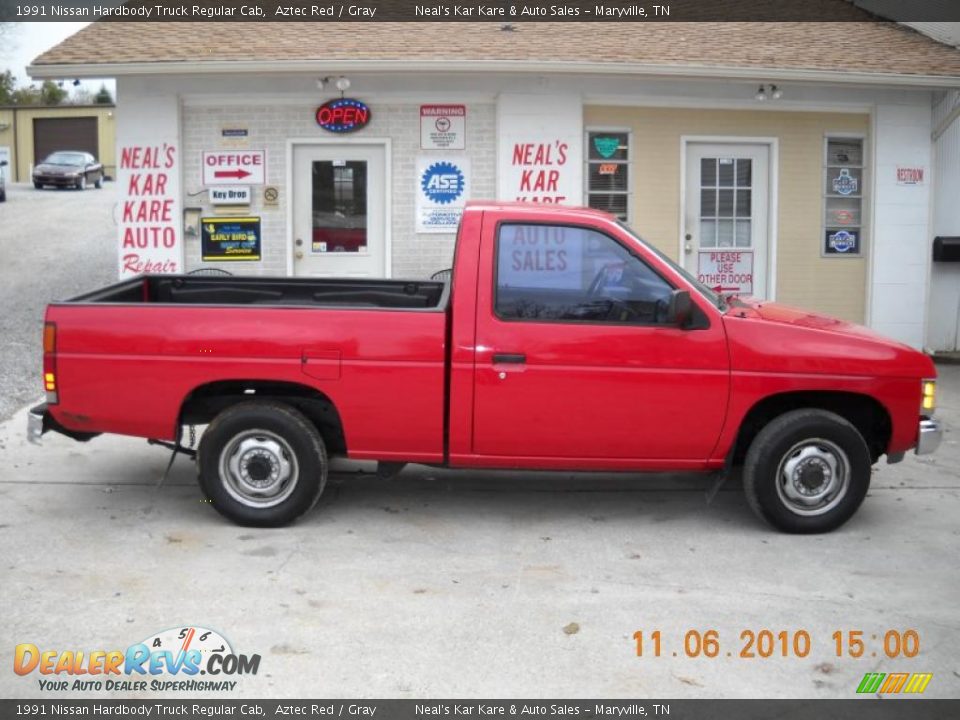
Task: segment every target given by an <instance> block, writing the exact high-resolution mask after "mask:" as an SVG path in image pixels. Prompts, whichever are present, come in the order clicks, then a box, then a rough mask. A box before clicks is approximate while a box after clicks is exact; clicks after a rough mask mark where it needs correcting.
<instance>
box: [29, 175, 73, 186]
mask: <svg viewBox="0 0 960 720" xmlns="http://www.w3.org/2000/svg"><path fill="white" fill-rule="evenodd" d="M33 181H34V182H35V183H40V184H41V185H56V186H57V187H73V186H74V185H76V184H77V183H78V182H80V176H79V175H76V176H71V175H34V176H33Z"/></svg>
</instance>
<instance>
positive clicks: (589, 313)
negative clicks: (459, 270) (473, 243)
mask: <svg viewBox="0 0 960 720" xmlns="http://www.w3.org/2000/svg"><path fill="white" fill-rule="evenodd" d="M496 282H497V288H496V299H495V304H496V307H495V309H496V314H497V315H498V316H499V317H500V318H502V319H505V320H534V321H538V320H539V321H568V322H591V323H597V322H609V323H635V324H656V323H665V322H667V308H668V304H669V301H670V295H671V293H672V292H673V287H672V286H671V285H670V284H669V283H667V282H666V281H665V280H664V279H663V278H662V277H660V276H659V275H658V274H657V273H656V272H654V270H652V269H651V268H650V266H648V265H647V264H646V263H645V262H643V261H642V260H640V259H639V258H637V257H635V256H634V255H632V254H630V252H629V251H628V250H626V248H624V247H623V246H622V245H620V244H619V243H618V242H617V241H616V240H614V239H613V238H611V237H610V236H608V235H604V234H603V233H600V232H597V231H596V230H591V229H589V228H581V227H572V226H558V225H524V224H504V225H501V226H500V229H499V233H498V237H497V281H496Z"/></svg>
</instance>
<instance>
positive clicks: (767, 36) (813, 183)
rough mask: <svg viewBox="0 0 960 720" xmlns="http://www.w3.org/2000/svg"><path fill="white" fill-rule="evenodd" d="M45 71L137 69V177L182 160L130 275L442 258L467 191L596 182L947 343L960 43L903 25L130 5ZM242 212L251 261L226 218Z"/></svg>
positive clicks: (723, 279) (362, 266)
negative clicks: (257, 14)
mask: <svg viewBox="0 0 960 720" xmlns="http://www.w3.org/2000/svg"><path fill="white" fill-rule="evenodd" d="M837 1H838V2H841V0H837ZM849 11H850V12H852V13H858V12H859V11H858V10H855V9H850V10H849ZM220 31H222V32H223V33H228V34H229V36H230V37H231V39H232V40H231V42H230V43H218V44H213V45H211V44H210V43H208V42H206V41H205V38H208V37H210V36H211V35H214V36H216V35H217V33H218V32H220ZM453 38H455V40H453ZM198 47H204V48H205V53H204V54H203V55H202V56H201V57H197V54H196V48H198ZM31 73H32V75H33V76H34V77H36V78H52V79H58V78H73V77H81V78H94V77H108V76H109V77H116V78H117V84H118V93H117V94H118V108H117V125H118V128H117V133H118V144H119V148H120V153H121V158H123V157H125V158H126V162H124V161H123V160H121V163H120V164H121V167H120V168H119V170H118V176H119V180H120V187H121V190H122V192H123V193H124V195H125V197H124V199H125V200H127V201H131V202H140V201H141V200H142V197H141V195H142V187H141V186H140V180H137V181H136V182H133V183H132V182H131V181H132V180H133V179H134V178H141V176H142V175H143V174H144V172H145V171H148V170H149V171H153V172H155V173H157V174H161V175H163V178H164V185H163V187H164V192H165V195H164V199H166V200H169V201H170V203H171V204H170V207H171V208H173V209H174V211H173V212H172V213H171V214H170V216H169V217H168V219H166V220H162V221H157V220H152V221H151V220H146V221H144V220H142V219H138V218H137V216H136V215H135V214H133V215H131V216H130V217H128V218H127V219H125V220H123V221H122V222H121V227H120V235H119V245H120V249H119V266H120V272H121V275H123V274H130V273H134V272H141V271H144V270H161V271H183V270H193V269H196V268H201V267H217V268H226V269H228V270H230V271H232V272H245V273H256V274H292V275H297V274H310V275H355V276H364V275H367V276H388V277H389V276H400V277H402V276H410V277H423V276H426V275H429V274H431V273H433V272H435V271H437V270H441V269H443V268H445V267H448V266H449V264H450V262H451V257H452V251H453V239H454V232H455V226H456V215H457V213H456V210H457V207H458V206H459V205H460V204H462V202H463V201H464V200H465V199H467V198H469V197H472V198H489V197H497V198H500V199H507V200H523V201H528V202H561V203H576V204H589V205H591V206H594V207H600V208H603V209H606V210H609V211H610V212H613V213H614V214H616V215H618V216H619V217H621V218H622V219H624V220H625V221H627V222H628V223H629V224H631V225H632V226H633V227H634V228H635V229H636V230H637V231H638V232H639V233H640V234H641V235H643V236H645V237H646V238H648V239H649V240H650V241H651V242H652V243H653V244H654V245H655V246H656V247H658V248H659V249H660V250H661V251H663V252H664V253H665V254H666V255H668V256H670V257H671V258H673V259H674V260H676V261H678V262H679V263H681V264H682V265H683V266H684V267H685V268H686V269H687V270H688V271H689V272H690V273H692V274H693V275H696V276H698V277H700V278H701V279H702V280H703V281H704V282H705V283H706V284H708V285H710V286H712V287H719V288H720V289H721V290H723V291H726V292H740V293H744V294H751V295H754V296H757V297H761V298H766V299H771V300H777V301H782V302H786V303H791V304H797V305H802V306H805V307H809V308H811V309H814V310H819V311H823V312H826V313H830V314H834V315H837V316H840V317H843V318H846V319H849V320H853V321H857V322H863V323H866V324H868V325H870V326H872V327H873V328H875V329H877V330H879V331H880V332H883V333H885V334H887V335H891V336H894V337H897V338H900V339H902V340H903V341H905V342H908V343H910V344H912V345H915V346H918V347H920V346H923V345H924V343H925V337H926V333H927V324H928V320H927V316H928V311H927V297H928V293H929V277H930V267H931V254H930V248H931V244H932V240H933V238H932V229H931V224H930V217H931V211H932V208H933V204H934V193H933V188H932V183H931V177H932V163H933V152H932V145H931V133H932V131H933V129H934V128H933V120H932V118H933V114H932V113H933V108H934V106H935V104H936V103H938V102H940V101H941V99H942V96H943V94H944V93H949V92H951V91H953V90H954V89H956V88H960V51H958V50H956V49H955V48H952V47H947V46H945V45H942V44H940V43H937V42H936V41H934V40H932V39H930V38H928V37H925V36H923V35H921V34H919V33H917V32H914V31H913V30H911V29H908V28H906V27H903V26H901V25H898V24H896V23H887V22H873V21H869V17H868V16H867V15H865V14H864V15H863V21H862V22H844V23H676V22H672V23H653V24H647V23H637V24H634V23H518V24H516V25H501V24H498V23H461V24H458V25H452V24H450V23H396V24H390V23H363V24H349V25H348V24H337V23H263V24H249V23H225V24H223V27H218V25H217V24H216V23H149V24H139V23H122V22H110V23H97V24H94V25H92V26H90V27H88V28H86V29H85V30H83V31H81V32H80V33H79V34H78V35H76V36H75V37H73V38H70V39H68V40H66V41H65V42H63V43H62V44H60V45H59V46H57V47H55V48H54V49H52V50H51V51H49V52H48V53H46V54H44V55H43V56H41V57H40V58H38V59H37V60H36V61H35V63H34V65H33V66H32V68H31ZM341 96H343V100H344V103H346V104H340V105H339V106H338V104H337V103H338V101H339V100H340V98H341ZM351 103H352V104H351ZM337 113H339V114H337ZM339 121H343V122H339ZM345 130H347V131H349V132H345ZM151 158H153V159H151ZM157 158H160V159H162V162H160V163H159V164H158V163H157V162H156V159H157ZM161 165H162V167H161ZM440 187H452V188H454V189H455V190H456V192H452V193H451V192H447V191H446V190H437V188H440ZM234 191H235V192H236V193H238V194H237V195H235V197H236V198H239V200H238V201H237V202H235V203H234V204H233V205H230V204H229V203H227V204H225V201H224V198H225V197H226V194H228V193H229V192H234ZM954 205H956V204H955V203H954ZM941 212H943V210H942V208H941ZM946 212H947V213H948V214H950V213H951V212H952V213H954V214H956V213H960V209H958V207H956V206H955V207H952V208H950V209H948V210H946ZM231 216H232V217H233V218H234V219H236V220H237V222H238V223H239V224H237V226H236V227H237V229H242V231H243V232H244V233H247V234H249V236H250V237H252V238H255V242H252V243H251V248H253V246H254V245H255V252H254V251H253V250H251V252H250V253H248V254H247V255H246V259H247V261H245V262H237V261H235V260H231V259H228V258H227V257H226V256H225V255H224V254H218V253H217V252H212V251H211V247H209V243H208V242H207V240H206V234H205V233H206V232H207V231H206V230H205V228H206V227H221V223H222V222H226V221H222V220H220V221H218V220H217V218H223V217H231ZM241 220H242V221H243V222H240V221H241ZM958 221H960V216H958ZM956 234H958V235H960V229H958V231H957V233H956ZM158 239H162V240H158Z"/></svg>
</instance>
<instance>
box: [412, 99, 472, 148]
mask: <svg viewBox="0 0 960 720" xmlns="http://www.w3.org/2000/svg"><path fill="white" fill-rule="evenodd" d="M466 146H467V106H466V105H421V106H420V147H421V148H422V149H423V150H463V149H464V148H466Z"/></svg>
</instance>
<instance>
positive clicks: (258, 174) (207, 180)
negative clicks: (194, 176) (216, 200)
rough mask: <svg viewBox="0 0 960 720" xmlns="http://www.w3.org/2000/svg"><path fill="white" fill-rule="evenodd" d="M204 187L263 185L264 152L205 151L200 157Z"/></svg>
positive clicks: (264, 173)
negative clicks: (238, 184) (240, 184)
mask: <svg viewBox="0 0 960 720" xmlns="http://www.w3.org/2000/svg"><path fill="white" fill-rule="evenodd" d="M202 163H203V184H204V185H236V184H237V183H239V182H242V183H244V184H245V185H263V184H264V183H265V182H266V181H267V180H266V171H267V153H266V151H265V150H205V151H204V152H203V157H202Z"/></svg>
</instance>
